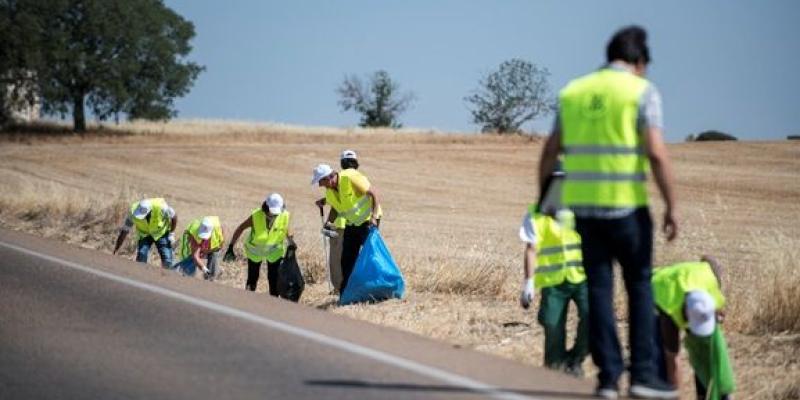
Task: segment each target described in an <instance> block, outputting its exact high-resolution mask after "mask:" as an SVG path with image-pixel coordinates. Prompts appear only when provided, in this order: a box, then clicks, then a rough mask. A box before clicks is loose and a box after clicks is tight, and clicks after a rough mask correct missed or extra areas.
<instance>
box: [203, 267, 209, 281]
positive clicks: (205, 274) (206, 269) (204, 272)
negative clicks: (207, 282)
mask: <svg viewBox="0 0 800 400" xmlns="http://www.w3.org/2000/svg"><path fill="white" fill-rule="evenodd" d="M201 271H203V278H206V279H208V277H209V276H211V270H209V269H208V267H202V268H201Z"/></svg>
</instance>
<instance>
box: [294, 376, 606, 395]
mask: <svg viewBox="0 0 800 400" xmlns="http://www.w3.org/2000/svg"><path fill="white" fill-rule="evenodd" d="M305 384H306V385H310V386H332V387H340V388H347V389H382V390H403V391H417V392H437V393H474V394H478V395H486V394H487V393H515V394H520V395H523V396H540V397H545V398H555V399H558V398H563V399H593V398H595V397H594V396H592V395H590V394H587V393H570V392H554V391H549V390H521V389H506V388H497V389H495V390H490V391H486V390H479V389H472V388H468V387H463V386H454V385H417V384H411V383H378V382H366V381H359V380H307V381H305Z"/></svg>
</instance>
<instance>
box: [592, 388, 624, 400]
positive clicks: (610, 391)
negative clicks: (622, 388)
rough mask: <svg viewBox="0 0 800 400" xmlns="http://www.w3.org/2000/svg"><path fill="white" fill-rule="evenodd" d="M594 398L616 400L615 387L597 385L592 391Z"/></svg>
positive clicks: (617, 390) (617, 395) (617, 396)
mask: <svg viewBox="0 0 800 400" xmlns="http://www.w3.org/2000/svg"><path fill="white" fill-rule="evenodd" d="M594 396H595V397H597V398H601V399H609V400H616V399H618V398H619V389H617V385H599V386H597V388H596V389H595V390H594Z"/></svg>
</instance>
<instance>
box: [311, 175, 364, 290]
mask: <svg viewBox="0 0 800 400" xmlns="http://www.w3.org/2000/svg"><path fill="white" fill-rule="evenodd" d="M311 184H312V185H319V186H320V187H324V188H325V189H326V190H325V203H326V204H328V205H330V206H331V211H330V212H329V213H328V222H330V223H333V222H334V221H335V220H336V218H337V217H342V218H344V220H345V228H344V235H343V239H342V262H341V264H342V285H341V289H340V293H344V290H345V288H346V287H347V281H348V280H349V279H350V274H351V273H352V272H353V267H354V266H355V263H356V260H357V259H358V253H359V252H360V251H361V246H363V245H364V242H365V241H366V240H367V236H368V234H369V227H370V226H374V225H377V222H376V221H375V217H376V216H377V213H376V212H375V211H376V210H377V209H378V208H379V207H380V205H379V203H378V198H377V196H376V195H375V189H374V188H373V187H372V186H371V185H370V182H369V179H367V177H366V176H364V175H363V174H362V173H361V172H359V171H358V170H356V169H352V168H350V169H345V170H342V171H339V172H336V171H334V170H333V168H331V166H330V165H327V164H319V165H317V166H316V168H314V171H313V176H312V178H311Z"/></svg>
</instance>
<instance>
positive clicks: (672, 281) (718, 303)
mask: <svg viewBox="0 0 800 400" xmlns="http://www.w3.org/2000/svg"><path fill="white" fill-rule="evenodd" d="M720 272H721V271H720V267H719V264H718V263H717V261H716V260H715V259H714V258H712V257H708V256H705V257H703V258H702V260H701V261H699V262H685V263H678V264H674V265H670V266H667V267H662V268H658V269H656V270H655V271H654V272H653V298H654V301H655V304H656V309H657V310H658V319H659V324H658V326H659V327H660V330H661V332H660V341H661V344H662V349H663V356H664V361H665V363H664V367H665V371H664V372H665V375H666V378H667V380H669V381H670V382H672V384H674V385H675V386H678V385H679V382H680V376H681V374H680V371H679V368H678V353H679V352H680V332H681V331H685V332H686V337H685V338H684V341H683V343H684V345H685V346H686V350H687V352H688V353H689V363H690V364H691V365H692V369H694V376H695V388H696V392H697V398H698V399H712V400H721V399H722V400H726V399H728V398H730V397H731V394H732V393H733V391H734V390H735V389H736V382H735V379H734V376H733V368H732V367H731V362H730V358H729V357H728V346H727V344H726V343H725V337H724V335H723V332H722V327H721V326H719V324H717V322H722V318H723V316H724V314H723V312H722V308H723V307H724V306H725V297H724V296H723V295H722V290H721V285H720V281H719V276H720Z"/></svg>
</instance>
